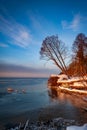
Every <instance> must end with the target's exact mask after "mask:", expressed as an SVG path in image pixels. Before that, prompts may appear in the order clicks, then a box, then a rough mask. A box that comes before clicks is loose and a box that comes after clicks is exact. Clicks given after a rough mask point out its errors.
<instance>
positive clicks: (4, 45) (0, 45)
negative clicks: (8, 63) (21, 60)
mask: <svg viewBox="0 0 87 130" xmlns="http://www.w3.org/2000/svg"><path fill="white" fill-rule="evenodd" d="M0 47H8V45H7V44H5V43H0Z"/></svg>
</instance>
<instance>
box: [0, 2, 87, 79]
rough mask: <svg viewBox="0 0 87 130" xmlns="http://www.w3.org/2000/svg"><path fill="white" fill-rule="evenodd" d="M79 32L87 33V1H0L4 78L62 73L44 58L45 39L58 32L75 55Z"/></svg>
mask: <svg viewBox="0 0 87 130" xmlns="http://www.w3.org/2000/svg"><path fill="white" fill-rule="evenodd" d="M79 33H84V34H85V35H86V36H87V1H86V0H0V77H48V76H49V75H50V74H52V73H54V74H58V73H59V69H58V68H57V67H56V66H55V65H54V64H53V62H48V61H45V60H41V59H40V54H39V52H40V48H41V45H42V42H43V40H44V39H45V38H46V37H47V36H51V35H58V37H59V39H60V40H62V41H63V42H64V43H65V44H66V46H67V47H68V48H69V54H70V55H71V48H72V44H73V42H74V40H75V38H76V36H77V35H78V34H79Z"/></svg>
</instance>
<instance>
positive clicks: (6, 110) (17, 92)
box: [0, 78, 87, 121]
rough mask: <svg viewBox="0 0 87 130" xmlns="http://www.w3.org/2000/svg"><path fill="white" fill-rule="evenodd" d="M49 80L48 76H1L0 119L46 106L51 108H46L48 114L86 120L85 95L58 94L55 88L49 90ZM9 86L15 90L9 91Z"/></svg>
mask: <svg viewBox="0 0 87 130" xmlns="http://www.w3.org/2000/svg"><path fill="white" fill-rule="evenodd" d="M47 80H48V79H47V78H0V121H1V120H2V119H4V118H5V119H6V118H7V117H9V116H11V115H17V114H22V113H24V112H27V111H30V110H36V109H39V108H46V107H48V108H49V109H47V110H46V111H47V112H48V113H47V114H51V115H52V114H53V115H54V114H55V115H56V116H65V117H66V118H73V119H74V118H75V119H76V118H77V119H78V118H79V120H80V118H82V119H83V118H84V120H86V119H87V112H85V111H83V109H82V108H83V107H87V102H86V101H84V100H83V97H84V96H78V95H67V94H63V93H60V94H58V93H57V92H56V91H54V90H53V91H50V92H48V88H47ZM8 88H12V89H13V90H14V91H13V92H8V91H7V89H8ZM55 105H56V106H57V107H55ZM53 106H54V108H52V107H53ZM50 108H52V109H50ZM56 108H57V109H56ZM7 119H8V118H7ZM82 119H81V120H82Z"/></svg>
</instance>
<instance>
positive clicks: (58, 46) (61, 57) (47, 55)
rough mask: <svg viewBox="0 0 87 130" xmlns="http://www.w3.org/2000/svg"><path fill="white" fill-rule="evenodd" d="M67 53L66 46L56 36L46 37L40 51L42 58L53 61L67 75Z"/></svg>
mask: <svg viewBox="0 0 87 130" xmlns="http://www.w3.org/2000/svg"><path fill="white" fill-rule="evenodd" d="M66 52H67V49H66V46H65V44H64V43H63V42H62V41H61V40H59V38H58V36H55V35H53V36H48V37H46V38H45V39H44V40H43V42H42V46H41V49H40V55H41V58H42V59H45V60H51V61H53V62H54V63H55V65H56V66H57V67H58V68H59V69H60V70H61V71H62V72H63V73H65V74H67V67H66V64H65V58H66V54H67V53H66Z"/></svg>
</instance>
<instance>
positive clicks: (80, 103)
mask: <svg viewBox="0 0 87 130" xmlns="http://www.w3.org/2000/svg"><path fill="white" fill-rule="evenodd" d="M48 95H49V96H50V97H51V99H55V100H57V101H59V102H60V103H64V104H68V103H69V104H71V106H72V105H73V106H75V107H77V108H82V107H87V103H86V102H85V101H84V100H83V96H82V95H74V94H72V95H70V94H65V93H62V92H60V93H58V92H57V90H56V89H55V88H54V89H50V90H49V91H48Z"/></svg>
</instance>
